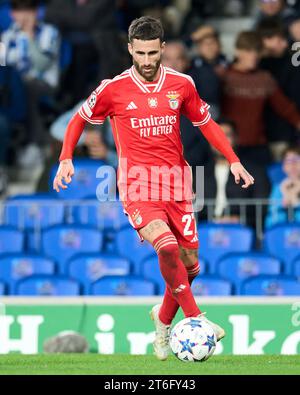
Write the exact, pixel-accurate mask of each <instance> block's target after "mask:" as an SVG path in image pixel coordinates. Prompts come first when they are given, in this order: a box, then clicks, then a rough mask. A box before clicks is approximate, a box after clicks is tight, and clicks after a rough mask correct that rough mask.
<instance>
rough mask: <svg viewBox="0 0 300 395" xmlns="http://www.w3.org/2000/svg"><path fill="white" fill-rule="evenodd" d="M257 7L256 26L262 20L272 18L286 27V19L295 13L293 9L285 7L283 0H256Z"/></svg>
mask: <svg viewBox="0 0 300 395" xmlns="http://www.w3.org/2000/svg"><path fill="white" fill-rule="evenodd" d="M258 7H259V12H258V16H257V18H256V23H255V25H256V26H257V25H258V24H260V23H261V22H262V21H263V20H266V19H269V18H274V17H275V18H277V19H278V20H279V21H280V22H283V23H284V25H285V26H287V24H288V18H289V17H290V16H291V15H293V14H294V13H295V10H294V9H293V8H291V7H288V6H287V4H286V2H285V0H258Z"/></svg>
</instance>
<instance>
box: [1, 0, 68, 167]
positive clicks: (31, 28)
mask: <svg viewBox="0 0 300 395" xmlns="http://www.w3.org/2000/svg"><path fill="white" fill-rule="evenodd" d="M38 5H39V1H38V0H11V9H12V17H13V20H14V23H13V24H12V25H11V26H10V27H9V29H8V30H6V31H5V32H4V33H3V35H2V41H3V43H4V45H5V46H6V62H7V64H8V65H11V66H12V67H14V68H16V69H17V70H18V71H19V72H20V73H21V75H22V78H23V81H24V84H25V86H26V103H27V110H28V122H27V127H28V128H27V136H26V138H27V141H26V142H27V144H28V145H27V146H26V147H25V148H24V149H23V150H22V152H21V154H20V156H19V158H18V159H19V163H20V164H21V165H22V166H25V167H26V166H28V167H30V166H33V165H38V163H40V162H41V161H42V151H41V145H43V144H45V140H46V131H45V128H44V122H43V118H42V116H41V113H40V102H41V99H42V98H44V97H49V96H51V95H53V93H54V89H55V88H56V86H57V84H58V79H59V47H60V39H59V33H58V31H57V30H56V29H55V28H54V27H53V26H51V25H47V24H45V23H43V22H39V21H38V17H37V14H38Z"/></svg>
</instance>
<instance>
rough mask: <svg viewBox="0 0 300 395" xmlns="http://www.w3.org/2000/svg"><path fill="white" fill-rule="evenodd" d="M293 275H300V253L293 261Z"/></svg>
mask: <svg viewBox="0 0 300 395" xmlns="http://www.w3.org/2000/svg"><path fill="white" fill-rule="evenodd" d="M291 266H292V275H293V276H296V277H300V255H298V256H297V257H296V258H295V259H294V260H293V262H292V265H291Z"/></svg>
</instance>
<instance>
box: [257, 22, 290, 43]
mask: <svg viewBox="0 0 300 395" xmlns="http://www.w3.org/2000/svg"><path fill="white" fill-rule="evenodd" d="M257 32H258V33H259V35H260V36H261V38H263V39H264V38H271V37H277V36H279V37H284V38H285V37H286V30H285V28H284V26H283V24H282V23H281V22H280V21H279V20H278V19H277V18H267V19H264V20H263V21H261V22H260V24H259V25H258V26H257Z"/></svg>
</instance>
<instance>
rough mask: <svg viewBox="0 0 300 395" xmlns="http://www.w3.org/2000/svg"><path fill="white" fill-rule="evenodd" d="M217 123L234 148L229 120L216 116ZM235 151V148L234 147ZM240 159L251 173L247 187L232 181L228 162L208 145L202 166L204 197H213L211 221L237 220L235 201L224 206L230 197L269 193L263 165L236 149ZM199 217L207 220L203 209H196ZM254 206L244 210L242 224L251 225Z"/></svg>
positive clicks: (254, 197) (255, 197) (256, 197)
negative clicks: (208, 158) (207, 157)
mask: <svg viewBox="0 0 300 395" xmlns="http://www.w3.org/2000/svg"><path fill="white" fill-rule="evenodd" d="M218 122H219V124H220V126H221V128H222V129H223V131H224V133H225V135H226V137H227V138H228V140H229V141H230V143H231V145H232V146H233V147H235V148H236V129H235V125H234V123H233V122H232V121H231V120H228V119H225V118H224V119H219V121H218ZM237 152H238V150H237ZM238 154H239V156H240V159H241V161H242V162H243V164H244V166H245V167H246V168H247V170H248V171H249V172H250V173H251V174H252V175H253V176H254V178H255V183H254V185H253V186H252V187H251V188H249V189H246V190H245V189H242V188H240V187H238V186H237V185H236V184H235V181H234V178H233V177H231V175H230V165H229V163H228V162H227V160H226V159H225V158H224V157H223V156H222V155H221V154H220V152H219V151H217V150H216V149H214V148H213V147H212V160H211V161H210V162H208V163H207V164H206V166H205V178H204V180H205V181H204V199H205V200H206V199H214V200H215V206H214V220H215V221H216V222H240V216H241V213H242V212H241V210H240V206H239V205H238V204H237V203H235V204H233V205H232V206H230V207H228V200H231V199H234V200H239V201H242V200H243V199H266V198H268V196H269V193H270V185H269V181H268V177H267V174H266V171H265V168H264V167H263V166H260V165H259V164H257V163H256V162H255V161H249V160H248V158H247V157H243V155H242V154H240V153H239V152H238ZM199 217H200V219H201V220H203V219H205V220H206V219H207V211H206V210H204V211H202V212H200V216H199ZM255 220H256V218H255V211H254V206H248V207H247V209H246V223H247V224H248V225H249V226H255Z"/></svg>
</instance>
